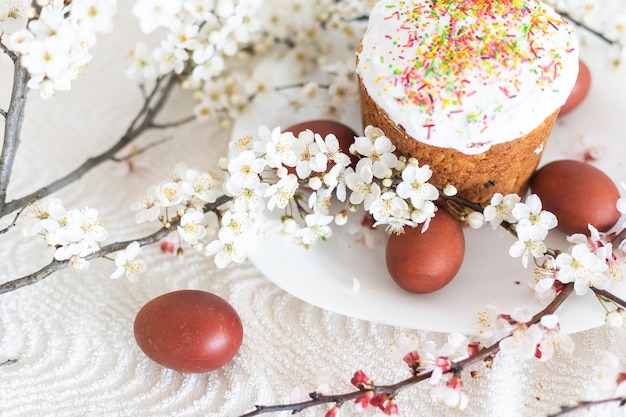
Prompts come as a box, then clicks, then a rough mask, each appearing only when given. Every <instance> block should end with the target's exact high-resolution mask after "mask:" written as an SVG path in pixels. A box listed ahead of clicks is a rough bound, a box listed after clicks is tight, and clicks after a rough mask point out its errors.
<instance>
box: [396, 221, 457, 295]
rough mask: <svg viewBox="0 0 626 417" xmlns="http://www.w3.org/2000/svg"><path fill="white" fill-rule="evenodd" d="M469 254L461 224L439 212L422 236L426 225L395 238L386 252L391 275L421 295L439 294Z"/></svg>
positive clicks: (407, 228) (401, 285)
mask: <svg viewBox="0 0 626 417" xmlns="http://www.w3.org/2000/svg"><path fill="white" fill-rule="evenodd" d="M464 255H465V237H464V235H463V230H462V228H461V224H460V223H459V222H458V220H457V219H455V218H454V217H453V216H452V215H451V214H450V213H448V212H447V211H445V210H442V209H439V211H437V214H436V215H435V217H433V218H432V219H431V221H430V225H429V227H428V229H427V230H426V231H425V232H423V233H422V225H419V226H417V227H405V228H404V233H403V234H399V235H391V236H390V237H389V240H388V241H387V248H386V252H385V258H386V264H387V269H388V271H389V274H390V275H391V277H392V278H393V280H394V281H395V282H396V284H398V285H399V286H400V287H401V288H403V289H405V290H407V291H409V292H413V293H418V294H424V293H429V292H433V291H436V290H438V289H440V288H443V287H444V286H445V285H446V284H448V283H449V282H450V281H451V280H452V278H454V276H455V275H456V274H457V272H459V269H460V268H461V264H462V263H463V256H464Z"/></svg>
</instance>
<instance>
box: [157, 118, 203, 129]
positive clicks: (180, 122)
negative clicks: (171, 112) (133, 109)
mask: <svg viewBox="0 0 626 417" xmlns="http://www.w3.org/2000/svg"><path fill="white" fill-rule="evenodd" d="M194 120H196V116H189V117H185V118H183V119H180V120H177V121H175V122H170V123H154V124H153V127H154V128H155V129H169V128H172V127H178V126H182V125H185V124H187V123H189V122H193V121H194Z"/></svg>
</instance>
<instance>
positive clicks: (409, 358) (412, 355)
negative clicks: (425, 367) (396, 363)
mask: <svg viewBox="0 0 626 417" xmlns="http://www.w3.org/2000/svg"><path fill="white" fill-rule="evenodd" d="M402 360H403V361H404V362H405V363H406V364H407V365H409V367H410V368H411V369H417V368H418V367H419V363H420V354H419V352H418V351H417V350H414V351H412V352H409V353H407V354H406V355H404V357H403V358H402Z"/></svg>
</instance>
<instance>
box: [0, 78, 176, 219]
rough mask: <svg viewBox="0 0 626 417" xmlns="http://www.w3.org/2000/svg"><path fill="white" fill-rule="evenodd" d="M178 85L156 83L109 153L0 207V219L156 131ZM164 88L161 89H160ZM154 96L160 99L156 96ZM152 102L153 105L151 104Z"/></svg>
mask: <svg viewBox="0 0 626 417" xmlns="http://www.w3.org/2000/svg"><path fill="white" fill-rule="evenodd" d="M176 83H177V77H176V75H175V74H173V73H172V74H169V75H168V76H167V77H166V78H165V82H164V83H162V82H161V80H160V81H159V82H158V83H157V85H156V86H155V88H154V90H153V91H152V92H151V94H150V96H149V97H148V99H147V100H146V101H145V103H144V106H143V107H142V108H141V110H140V111H139V113H138V114H137V115H136V116H135V118H134V119H133V121H132V122H131V124H130V126H129V128H128V130H127V131H126V133H125V134H124V135H123V136H122V137H121V138H120V139H119V140H118V141H117V142H116V143H115V144H114V145H113V146H111V147H110V148H109V149H108V150H106V151H104V152H103V153H101V154H100V155H97V156H94V157H92V158H89V159H87V160H86V161H85V162H83V164H82V165H80V166H79V167H78V168H76V169H74V170H73V171H71V172H70V173H68V174H66V175H65V176H64V177H62V178H59V179H57V180H56V181H53V182H51V183H50V184H48V185H46V186H44V187H42V188H40V189H38V190H36V191H34V192H32V193H30V194H28V195H26V196H24V197H21V198H18V199H15V200H12V201H10V202H7V203H6V204H4V205H3V206H0V217H3V216H6V215H7V214H8V213H11V212H13V211H15V210H17V209H19V208H21V207H24V206H26V205H27V204H29V203H32V202H34V201H36V200H40V199H42V198H43V197H46V196H48V195H50V194H52V193H53V192H55V191H57V190H59V189H61V188H63V187H65V186H67V185H68V184H71V183H73V182H74V181H77V180H79V179H80V178H81V177H82V176H83V175H84V174H86V173H87V172H88V171H90V170H91V169H93V168H94V167H96V166H98V165H100V164H101V163H103V162H105V161H110V160H111V159H113V158H114V157H115V155H116V154H117V152H119V151H120V150H121V149H123V148H124V147H126V146H127V145H128V144H129V143H131V142H132V141H133V140H135V139H136V138H137V137H139V136H140V135H141V134H143V133H144V132H146V131H147V130H149V129H153V128H155V124H154V119H155V117H156V116H157V115H158V114H159V112H160V111H161V110H162V108H163V106H164V105H165V103H166V101H167V98H168V97H169V94H170V93H171V91H172V89H173V88H174V86H175V85H176ZM161 84H163V85H161ZM157 93H159V95H158V96H157ZM153 101H154V103H152V102H153Z"/></svg>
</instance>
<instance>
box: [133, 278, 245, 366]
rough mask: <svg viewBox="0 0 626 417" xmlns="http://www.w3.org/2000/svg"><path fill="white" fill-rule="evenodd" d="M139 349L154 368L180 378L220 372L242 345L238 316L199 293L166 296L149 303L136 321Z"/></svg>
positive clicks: (222, 302)
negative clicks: (181, 374)
mask: <svg viewBox="0 0 626 417" xmlns="http://www.w3.org/2000/svg"><path fill="white" fill-rule="evenodd" d="M134 333H135V339H136V340H137V344H138V345H139V348H140V349H141V350H142V351H143V352H144V353H145V354H146V356H148V357H149V358H150V359H152V360H153V361H155V362H156V363H158V364H160V365H162V366H165V367H166V368H170V369H173V370H175V371H180V372H191V373H200V372H208V371H212V370H215V369H217V368H220V367H222V366H223V365H225V364H226V363H228V362H229V361H230V360H231V359H232V358H233V357H234V356H235V354H236V353H237V351H238V350H239V347H240V346H241V343H242V340H243V326H242V324H241V320H240V319H239V315H238V314H237V312H236V311H235V310H234V309H233V307H232V306H231V305H230V304H229V303H228V302H226V301H225V300H224V299H222V298H220V297H218V296H217V295H215V294H211V293H209V292H205V291H197V290H180V291H174V292H170V293H167V294H163V295H161V296H159V297H157V298H155V299H153V300H151V301H149V302H148V303H146V304H145V305H144V306H143V307H142V308H141V310H139V313H137V316H136V318H135V324H134Z"/></svg>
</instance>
